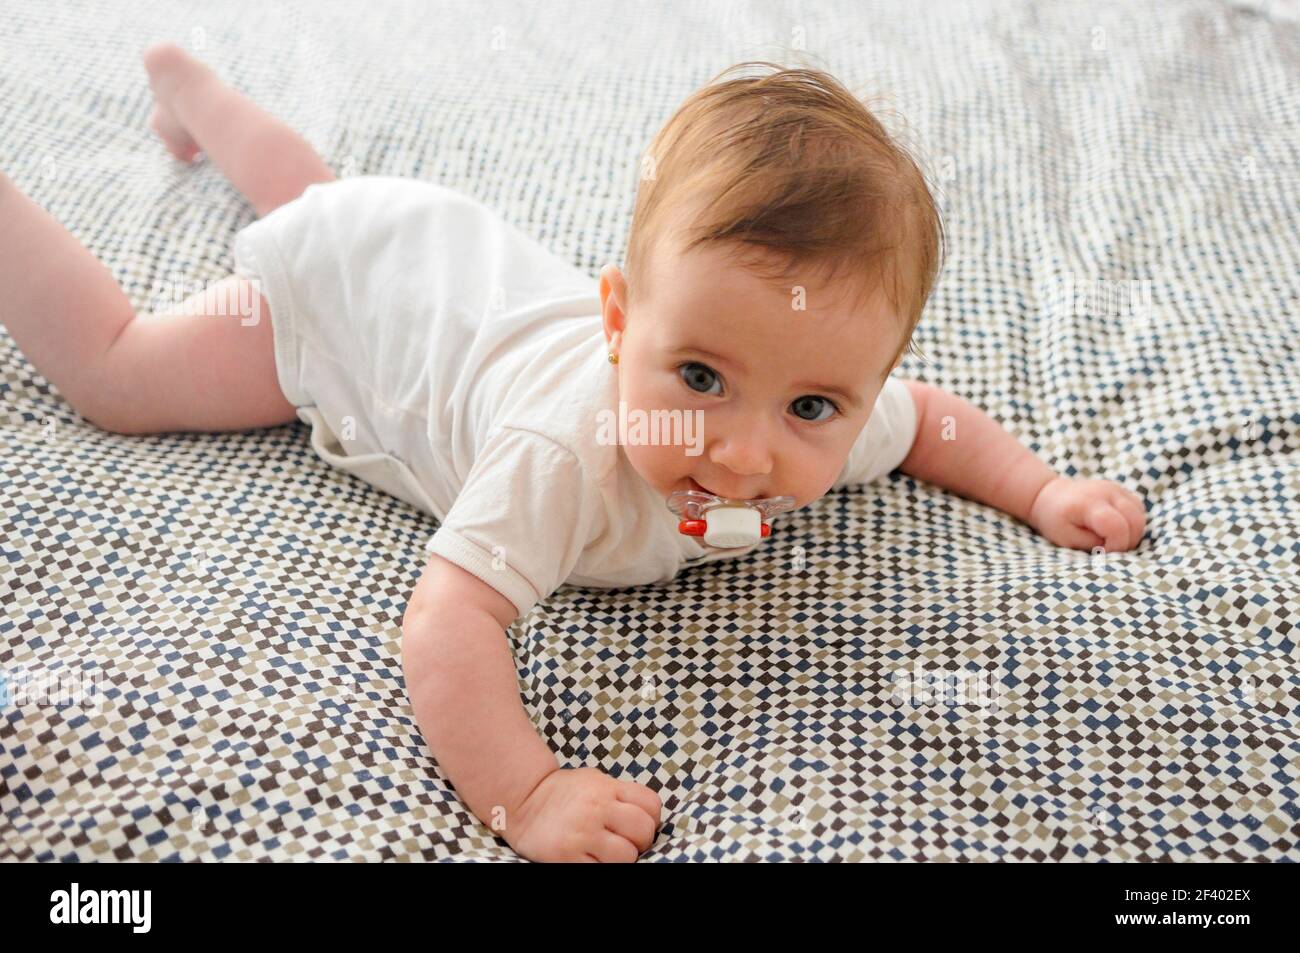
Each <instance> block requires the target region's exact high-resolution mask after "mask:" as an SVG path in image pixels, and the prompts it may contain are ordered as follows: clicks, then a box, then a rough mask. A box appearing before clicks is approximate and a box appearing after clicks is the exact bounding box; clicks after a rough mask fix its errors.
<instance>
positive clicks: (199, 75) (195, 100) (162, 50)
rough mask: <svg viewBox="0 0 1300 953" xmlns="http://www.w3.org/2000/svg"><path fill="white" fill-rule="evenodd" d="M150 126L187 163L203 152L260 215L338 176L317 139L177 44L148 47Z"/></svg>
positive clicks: (171, 150)
mask: <svg viewBox="0 0 1300 953" xmlns="http://www.w3.org/2000/svg"><path fill="white" fill-rule="evenodd" d="M144 65H145V70H146V71H147V72H148V74H149V86H150V87H151V88H152V89H153V93H154V98H155V104H154V113H153V116H152V117H151V119H150V125H151V126H152V127H153V130H154V131H155V132H156V133H158V135H159V137H160V138H161V139H162V140H163V142H164V143H165V144H166V146H167V148H168V150H169V151H170V152H171V154H172V155H174V156H175V157H176V158H178V159H180V160H181V161H183V162H188V161H190V160H192V159H193V158H194V157H195V155H196V154H197V153H198V152H199V151H202V152H203V154H204V155H206V156H207V157H208V158H209V159H211V160H212V162H214V163H215V164H216V166H217V168H219V169H220V170H221V171H222V172H223V173H224V174H225V176H226V178H228V179H229V180H230V182H231V184H232V185H234V186H235V188H237V189H238V190H239V191H240V192H242V193H243V195H244V197H245V198H247V199H248V201H249V204H251V205H252V206H253V209H254V211H256V212H257V214H258V216H259V217H261V216H263V215H266V214H267V213H268V212H270V211H272V210H273V209H275V208H277V207H279V206H281V205H283V204H284V203H285V202H288V201H290V200H291V199H295V198H297V197H298V196H299V195H301V194H302V192H303V190H304V189H306V188H307V186H309V185H312V184H313V183H316V182H329V181H331V180H332V179H333V178H334V173H333V172H331V171H330V168H329V166H328V165H326V164H325V161H324V160H323V159H321V157H320V156H319V155H317V154H316V151H315V150H314V149H312V147H311V144H310V143H308V142H307V140H306V139H304V138H303V137H302V136H300V135H299V134H298V133H296V132H294V131H293V130H292V129H291V128H289V127H288V126H287V125H285V124H284V123H283V122H281V121H280V120H278V119H276V118H275V117H274V116H272V115H270V114H269V113H267V112H265V111H264V110H263V109H261V108H260V107H259V106H258V105H257V104H256V103H254V102H252V101H251V100H249V99H248V98H247V97H246V96H244V95H243V94H241V93H239V92H237V91H236V90H234V89H231V88H230V87H229V86H227V85H226V84H225V83H223V82H222V81H221V80H220V78H218V76H217V75H216V73H214V72H213V71H212V70H211V69H210V68H209V67H207V66H206V65H204V64H203V63H201V62H199V61H198V60H196V59H195V58H194V57H192V56H190V55H189V54H188V53H186V52H185V51H184V50H183V49H181V48H180V47H179V46H177V45H175V44H174V43H159V44H156V45H154V46H151V47H149V49H147V50H145V53H144Z"/></svg>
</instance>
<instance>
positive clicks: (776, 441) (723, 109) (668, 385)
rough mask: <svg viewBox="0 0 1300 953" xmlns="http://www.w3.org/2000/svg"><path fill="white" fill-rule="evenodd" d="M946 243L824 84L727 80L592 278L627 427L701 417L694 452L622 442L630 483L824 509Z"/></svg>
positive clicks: (659, 168)
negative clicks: (670, 417) (638, 418)
mask: <svg viewBox="0 0 1300 953" xmlns="http://www.w3.org/2000/svg"><path fill="white" fill-rule="evenodd" d="M751 66H759V67H760V68H762V69H763V70H764V73H763V74H762V75H758V76H738V77H731V78H729V76H728V74H731V73H733V72H734V71H739V70H742V69H745V68H747V67H751ZM943 243H944V239H943V229H942V225H941V222H940V218H939V214H938V211H937V209H936V207H935V203H934V201H933V199H932V197H931V195H930V192H929V190H928V188H927V187H926V183H925V178H924V176H923V175H922V173H921V172H920V170H919V169H918V167H917V165H916V163H915V162H913V160H912V159H911V158H910V157H909V156H908V154H907V152H906V151H905V150H904V149H903V148H901V147H900V146H899V145H898V144H897V143H895V142H894V141H893V140H892V139H891V138H890V136H889V135H888V134H887V133H886V131H885V129H884V128H883V127H882V126H881V124H880V123H879V122H878V121H877V120H876V119H875V117H873V116H872V115H871V113H870V112H868V111H867V109H866V107H865V106H863V105H862V103H861V102H860V101H859V100H858V99H857V98H855V97H854V96H853V95H852V94H851V93H850V92H849V91H848V90H846V89H845V88H844V87H843V86H841V85H840V84H839V83H838V82H836V81H835V80H834V79H833V78H831V77H830V76H828V75H827V74H825V73H823V72H820V71H818V70H807V69H783V68H781V67H779V66H776V65H775V64H770V63H741V64H737V65H736V66H733V67H731V68H730V69H728V70H724V71H723V73H721V74H720V75H719V76H718V77H715V79H714V80H713V82H711V83H710V84H709V85H707V86H705V87H703V88H702V89H700V90H698V91H697V92H695V93H694V94H693V95H692V96H691V97H690V98H688V99H687V100H686V102H685V103H683V105H682V106H681V108H680V109H678V111H677V112H676V113H675V114H674V115H673V117H672V118H671V119H670V120H669V121H668V123H667V124H666V125H665V126H664V128H663V129H662V130H660V132H659V134H658V135H657V136H656V137H655V139H654V141H653V142H652V144H651V146H650V149H649V150H648V152H647V153H646V155H645V158H644V161H643V165H642V176H641V184H640V187H639V191H638V193H637V199H636V209H635V212H634V215H633V219H632V228H631V233H630V235H629V238H628V249H627V256H626V259H625V269H626V270H625V271H623V270H620V269H619V268H618V267H616V266H614V265H607V266H606V267H605V269H604V270H602V272H601V276H600V295H601V304H602V309H603V315H604V326H605V335H606V338H607V339H608V341H609V344H610V350H611V352H613V353H616V354H617V355H618V364H617V367H616V371H617V373H618V384H619V399H620V400H621V401H624V402H625V403H626V406H627V408H628V415H629V418H631V417H632V415H633V414H634V413H635V412H636V411H641V412H642V416H643V418H648V417H650V416H651V413H652V412H653V411H669V412H672V411H684V412H687V413H690V412H693V411H697V410H699V411H702V412H703V413H702V414H701V415H699V419H700V420H701V421H702V424H703V438H702V446H696V447H694V448H690V447H683V446H682V445H680V444H679V445H676V446H672V445H667V446H665V445H655V444H653V443H648V442H637V441H633V440H628V442H627V443H626V445H625V446H624V452H625V453H626V454H627V456H628V459H629V461H630V462H631V464H632V466H633V467H634V468H635V469H636V471H637V472H638V473H639V474H640V475H641V476H642V477H643V478H644V479H645V480H646V481H647V482H648V483H650V485H651V486H653V487H654V488H655V489H656V490H658V491H659V492H660V493H662V494H663V495H664V496H667V495H669V494H671V493H672V492H673V491H675V490H687V489H704V490H707V491H708V492H711V493H714V494H716V495H718V496H727V497H735V498H742V499H752V498H755V497H765V496H779V495H789V496H793V497H794V498H795V503H796V505H797V506H803V505H805V504H806V503H809V502H811V501H813V500H815V499H817V498H818V497H819V496H821V495H822V494H824V493H825V492H826V491H827V490H829V489H830V487H831V485H832V484H833V483H834V481H835V478H836V476H838V475H839V473H840V471H841V469H842V468H843V466H844V463H845V461H846V460H847V458H848V454H849V451H850V449H851V448H852V446H853V442H854V440H855V439H856V438H857V436H858V433H859V432H860V431H861V430H862V427H863V426H864V425H865V424H866V422H867V419H868V418H869V417H870V416H871V411H872V408H873V407H874V406H875V402H876V397H877V395H878V394H879V393H880V389H881V387H883V386H884V383H885V380H886V378H887V377H888V375H889V372H890V371H891V370H893V369H894V367H895V366H897V364H898V362H899V361H900V360H901V359H902V357H903V355H904V353H905V352H907V351H908V350H909V348H911V347H912V331H913V329H914V328H915V327H916V324H917V321H918V320H919V319H920V316H921V311H922V308H923V306H924V304H925V301H926V298H927V297H928V296H929V293H930V290H931V288H932V287H933V285H934V281H935V279H936V277H937V275H938V271H939V266H940V262H941V258H942V254H943ZM661 419H662V416H661Z"/></svg>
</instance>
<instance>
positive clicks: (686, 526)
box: [668, 490, 794, 549]
mask: <svg viewBox="0 0 1300 953" xmlns="http://www.w3.org/2000/svg"><path fill="white" fill-rule="evenodd" d="M668 508H669V509H670V510H672V511H673V512H674V513H676V514H677V515H678V516H680V517H682V519H681V521H680V522H679V523H678V524H677V532H679V533H681V534H682V535H683V536H703V537H704V542H706V543H708V544H709V545H710V546H717V547H719V548H720V549H733V548H735V547H737V546H753V545H754V544H755V543H757V542H758V541H759V540H760V539H764V538H766V537H767V536H770V535H771V533H772V527H771V526H769V525H768V523H767V520H768V519H769V518H770V517H772V516H775V515H776V514H777V513H784V512H785V511H786V510H792V509H794V497H793V496H769V497H765V498H764V499H761V500H731V499H727V498H725V497H721V496H714V495H713V494H712V493H702V492H700V491H699V490H678V491H677V492H676V493H673V494H672V495H671V496H669V497H668Z"/></svg>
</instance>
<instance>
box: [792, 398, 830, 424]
mask: <svg viewBox="0 0 1300 953" xmlns="http://www.w3.org/2000/svg"><path fill="white" fill-rule="evenodd" d="M790 409H791V410H793V411H794V415H795V416H796V417H798V418H799V419H800V420H812V421H821V420H830V419H831V417H833V416H834V415H835V414H836V413H837V412H838V411H839V408H837V407H836V406H835V405H834V404H833V403H831V402H830V401H829V400H827V399H826V398H825V397H817V396H815V395H812V394H806V395H804V396H803V397H796V398H795V399H794V401H793V402H792V403H791V404H790ZM826 411H830V413H826Z"/></svg>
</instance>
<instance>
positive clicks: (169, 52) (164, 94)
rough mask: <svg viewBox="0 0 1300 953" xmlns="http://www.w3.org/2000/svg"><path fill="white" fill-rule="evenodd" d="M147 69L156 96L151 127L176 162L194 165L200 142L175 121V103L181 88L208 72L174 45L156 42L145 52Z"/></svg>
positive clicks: (150, 122) (151, 87)
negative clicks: (173, 108) (173, 106)
mask: <svg viewBox="0 0 1300 953" xmlns="http://www.w3.org/2000/svg"><path fill="white" fill-rule="evenodd" d="M144 68H145V70H146V72H148V74H149V88H150V89H152V90H153V95H154V107H153V113H152V115H150V116H149V128H151V129H152V130H153V131H154V132H155V133H157V134H158V138H160V139H161V140H162V141H163V144H164V145H165V146H166V147H167V151H168V152H170V153H171V154H172V155H174V156H175V157H176V158H177V159H179V160H180V161H182V162H193V161H194V157H195V156H197V155H198V153H199V146H198V143H196V142H195V141H194V139H193V138H192V137H191V136H190V134H189V133H188V132H186V131H185V127H184V126H183V125H181V123H180V121H179V120H178V119H177V118H176V114H175V113H174V112H173V111H172V103H173V102H174V101H175V97H176V94H177V92H178V91H179V90H180V89H181V87H182V86H184V85H185V84H186V83H188V82H190V81H191V80H193V79H194V78H195V77H197V76H199V75H201V74H202V73H203V72H206V70H207V67H206V66H204V65H203V64H202V63H200V62H199V61H198V60H196V59H195V58H194V57H192V56H190V55H189V54H188V53H186V52H185V51H184V50H183V49H181V48H180V47H179V46H177V45H176V44H175V43H155V44H154V45H153V46H151V47H149V48H148V49H147V50H145V51H144Z"/></svg>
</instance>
